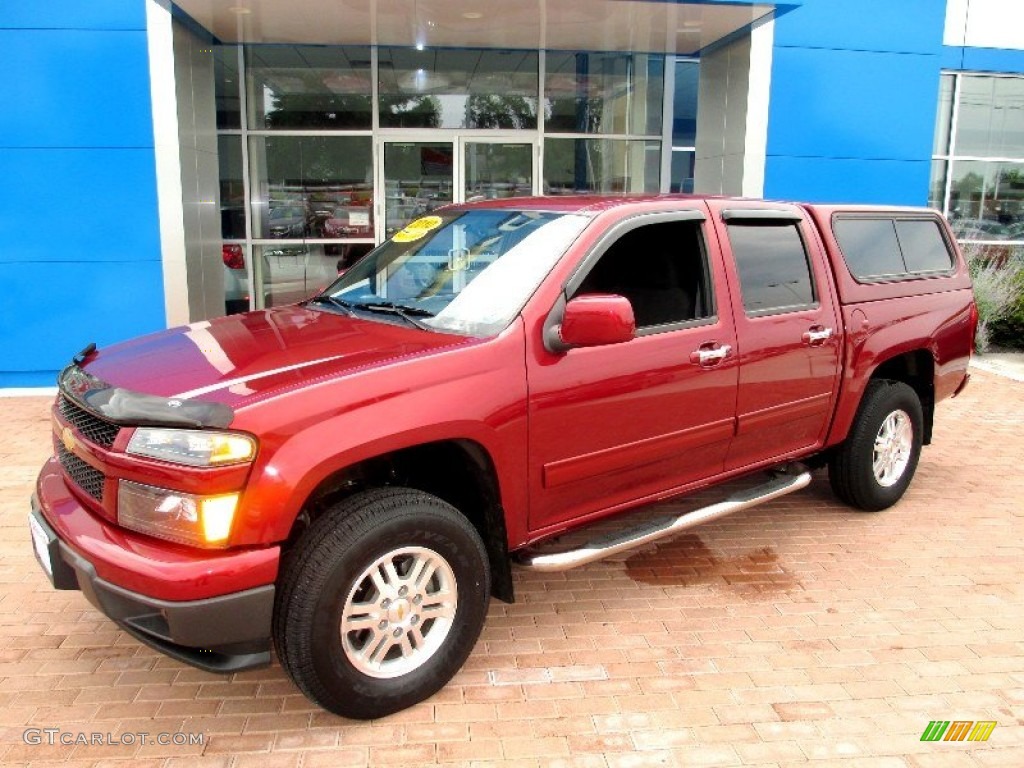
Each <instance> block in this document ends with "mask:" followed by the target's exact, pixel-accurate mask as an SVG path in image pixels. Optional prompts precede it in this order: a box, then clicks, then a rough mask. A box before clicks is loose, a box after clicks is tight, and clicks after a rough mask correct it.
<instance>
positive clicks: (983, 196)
mask: <svg viewBox="0 0 1024 768" xmlns="http://www.w3.org/2000/svg"><path fill="white" fill-rule="evenodd" d="M951 173H952V179H951V182H950V192H949V218H950V220H951V221H952V223H953V227H954V229H955V230H956V231H957V236H958V237H959V238H960V239H964V240H1021V239H1024V163H991V162H981V161H971V160H958V161H956V162H954V163H953V164H952V172H951Z"/></svg>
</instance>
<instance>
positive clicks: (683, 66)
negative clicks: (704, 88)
mask: <svg viewBox="0 0 1024 768" xmlns="http://www.w3.org/2000/svg"><path fill="white" fill-rule="evenodd" d="M675 67H676V92H675V99H674V100H673V105H672V144H673V145H675V146H677V147H692V146H695V145H696V144H697V91H698V86H699V83H700V64H699V63H698V62H696V61H685V60H684V61H676V63H675ZM691 176H692V174H691Z"/></svg>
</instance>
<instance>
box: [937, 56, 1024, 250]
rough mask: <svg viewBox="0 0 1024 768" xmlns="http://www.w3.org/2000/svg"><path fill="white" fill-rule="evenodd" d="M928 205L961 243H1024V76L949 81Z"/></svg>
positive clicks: (948, 77) (947, 77)
mask: <svg viewBox="0 0 1024 768" xmlns="http://www.w3.org/2000/svg"><path fill="white" fill-rule="evenodd" d="M928 204H929V205H931V206H933V207H935V208H938V209H939V210H941V211H942V212H943V213H944V214H945V215H946V217H947V218H948V219H949V221H950V222H951V223H952V225H953V230H954V232H955V233H956V236H957V239H959V240H961V241H965V242H969V241H975V242H977V241H982V242H984V241H1007V242H1014V241H1016V242H1024V77H1016V76H1001V75H976V74H964V73H960V72H952V73H944V74H943V75H942V83H941V88H940V91H939V109H938V115H937V118H936V127H935V149H934V156H933V157H932V173H931V184H930V186H929V193H928ZM999 247H1000V248H1004V246H1002V245H1000V246H999ZM1005 248H1009V246H1005ZM1005 252H1009V251H1005Z"/></svg>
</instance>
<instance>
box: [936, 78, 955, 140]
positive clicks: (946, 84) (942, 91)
mask: <svg viewBox="0 0 1024 768" xmlns="http://www.w3.org/2000/svg"><path fill="white" fill-rule="evenodd" d="M953 82H954V77H953V75H943V76H942V78H941V79H940V80H939V106H938V109H937V111H936V116H935V146H934V147H933V148H932V154H933V155H948V154H949V136H950V129H951V127H952V122H953Z"/></svg>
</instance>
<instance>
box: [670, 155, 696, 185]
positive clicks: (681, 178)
mask: <svg viewBox="0 0 1024 768" xmlns="http://www.w3.org/2000/svg"><path fill="white" fill-rule="evenodd" d="M696 158H697V153H696V152H693V151H686V150H684V151H682V152H680V151H678V150H672V185H671V191H672V192H687V193H689V192H693V169H694V164H695V162H696Z"/></svg>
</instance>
